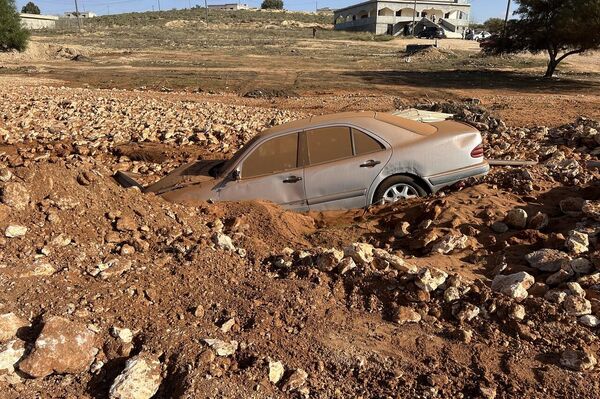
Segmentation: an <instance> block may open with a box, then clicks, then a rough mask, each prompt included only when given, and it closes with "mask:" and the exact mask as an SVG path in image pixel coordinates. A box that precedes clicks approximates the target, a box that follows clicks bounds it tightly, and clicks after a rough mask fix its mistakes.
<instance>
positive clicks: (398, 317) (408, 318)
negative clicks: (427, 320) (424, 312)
mask: <svg viewBox="0 0 600 399" xmlns="http://www.w3.org/2000/svg"><path fill="white" fill-rule="evenodd" d="M394 321H395V322H396V323H398V324H405V323H418V322H420V321H421V315H420V314H419V313H418V312H416V311H415V310H413V309H412V308H409V307H408V306H400V307H399V308H398V309H397V310H396V313H395V315H394Z"/></svg>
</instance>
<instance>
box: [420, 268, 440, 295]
mask: <svg viewBox="0 0 600 399" xmlns="http://www.w3.org/2000/svg"><path fill="white" fill-rule="evenodd" d="M447 278H448V273H446V272H444V271H442V270H439V269H436V268H433V267H432V268H423V269H421V270H420V271H419V274H418V275H417V277H416V278H415V284H416V286H417V287H419V288H420V289H422V290H423V291H425V292H433V291H435V290H436V289H437V288H438V287H439V286H440V285H442V284H444V283H445V282H446V279H447Z"/></svg>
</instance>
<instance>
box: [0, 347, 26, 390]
mask: <svg viewBox="0 0 600 399" xmlns="http://www.w3.org/2000/svg"><path fill="white" fill-rule="evenodd" d="M23 354H25V343H24V342H23V341H21V340H18V339H15V340H12V341H9V342H7V343H6V344H3V345H0V382H7V383H10V384H15V383H18V382H20V381H21V378H20V377H19V376H18V375H17V373H16V371H15V366H16V365H17V363H18V362H19V360H20V359H21V357H23Z"/></svg>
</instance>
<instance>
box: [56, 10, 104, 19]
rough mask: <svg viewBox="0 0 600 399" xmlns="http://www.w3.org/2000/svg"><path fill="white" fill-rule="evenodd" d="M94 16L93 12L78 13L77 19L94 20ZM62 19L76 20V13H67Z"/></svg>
mask: <svg viewBox="0 0 600 399" xmlns="http://www.w3.org/2000/svg"><path fill="white" fill-rule="evenodd" d="M95 16H96V14H95V13H93V12H89V11H88V12H80V13H79V18H94V17H95ZM63 18H77V12H76V11H69V12H66V13H65V14H64V17H63Z"/></svg>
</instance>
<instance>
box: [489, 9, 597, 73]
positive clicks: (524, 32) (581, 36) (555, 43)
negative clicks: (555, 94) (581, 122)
mask: <svg viewBox="0 0 600 399" xmlns="http://www.w3.org/2000/svg"><path fill="white" fill-rule="evenodd" d="M516 2H517V4H518V8H517V10H516V11H515V14H516V15H518V16H519V17H520V18H519V19H517V20H511V21H509V24H508V26H507V32H506V37H505V38H500V39H499V40H497V41H496V43H495V44H494V45H493V46H492V47H493V50H494V51H496V52H499V53H502V52H507V53H518V52H525V51H529V52H532V53H534V54H537V53H540V52H547V53H548V59H549V60H548V68H547V69H546V74H545V77H547V78H550V77H552V76H554V73H555V72H556V68H557V67H558V65H559V64H560V63H561V62H562V61H563V60H564V59H565V58H567V57H569V56H571V55H574V54H582V53H584V52H586V51H589V50H594V49H598V48H600V1H598V0H516Z"/></svg>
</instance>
